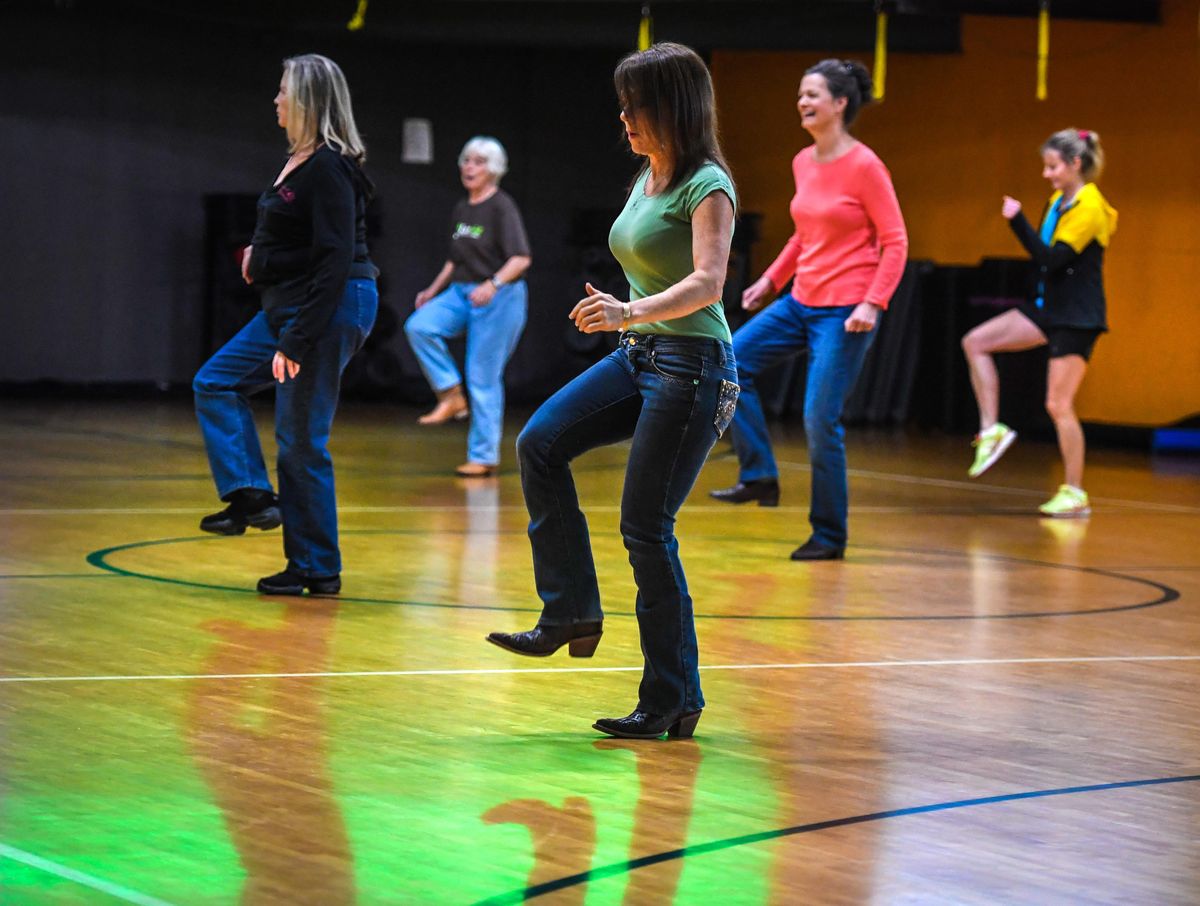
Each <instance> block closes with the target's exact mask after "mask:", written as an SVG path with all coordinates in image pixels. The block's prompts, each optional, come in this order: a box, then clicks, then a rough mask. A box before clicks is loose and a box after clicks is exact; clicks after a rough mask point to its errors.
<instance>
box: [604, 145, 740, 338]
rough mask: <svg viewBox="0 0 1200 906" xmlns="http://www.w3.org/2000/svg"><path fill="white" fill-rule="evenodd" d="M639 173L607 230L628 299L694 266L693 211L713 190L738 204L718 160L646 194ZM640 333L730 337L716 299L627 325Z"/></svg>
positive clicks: (659, 286) (665, 283)
mask: <svg viewBox="0 0 1200 906" xmlns="http://www.w3.org/2000/svg"><path fill="white" fill-rule="evenodd" d="M649 175H650V171H649V170H646V172H645V173H643V174H642V175H641V177H639V179H638V181H637V183H635V184H634V187H633V191H631V192H630V193H629V198H628V200H627V201H626V202H625V208H624V210H622V211H621V213H620V215H619V216H618V217H617V219H616V220H615V221H614V222H613V225H612V229H611V230H610V231H609V233H608V247H609V248H610V249H611V250H612V253H613V255H614V256H615V257H616V259H617V261H618V262H619V263H620V265H621V268H622V270H624V271H625V278H626V279H627V280H628V281H629V296H630V299H644V298H645V297H646V296H652V295H654V294H655V293H661V292H662V291H663V290H666V289H668V288H669V287H672V286H674V285H675V284H676V283H678V282H679V281H680V280H682V279H683V278H684V277H686V276H687V275H688V274H690V273H692V271H694V270H695V264H694V263H693V261H692V212H693V211H695V210H696V207H697V205H699V204H700V202H702V201H703V200H704V199H705V198H707V197H708V196H709V195H711V194H712V193H713V192H724V193H725V194H726V195H728V196H729V200H730V202H731V203H733V205H734V207H735V208H736V207H737V198H736V197H735V196H734V191H733V180H731V179H730V178H729V174H728V173H726V172H725V171H724V170H722V169H721V168H720V167H718V166H717V165H716V164H713V163H708V164H705V165H704V166H702V167H700V169H698V170H697V171H696V172H695V173H693V174H692V176H691V178H690V179H688V181H687V182H685V183H683V184H682V185H680V186H677V187H676V188H674V189H672V190H671V191H669V192H660V193H659V194H657V195H651V196H647V195H646V179H647V177H649ZM630 329H631V330H634V331H637V332H638V333H665V334H676V335H683V336H692V337H712V338H713V339H716V340H724V341H725V342H727V343H728V342H730V341H731V339H732V338H731V336H730V333H729V324H728V323H727V322H726V321H725V309H724V307H723V306H722V305H721V301H720V300H719V299H718V300H717V301H716V302H714V303H712V304H711V305H706V306H704V308H701V309H700V310H698V311H694V312H692V313H691V314H690V315H684V316H683V317H682V318H672V319H671V320H670V321H649V322H646V323H640V324H635V325H631V327H630Z"/></svg>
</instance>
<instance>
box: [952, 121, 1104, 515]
mask: <svg viewBox="0 0 1200 906" xmlns="http://www.w3.org/2000/svg"><path fill="white" fill-rule="evenodd" d="M1103 166H1104V151H1103V150H1102V149H1101V147H1100V136H1099V135H1097V134H1096V133H1095V132H1092V131H1090V130H1087V129H1063V130H1061V131H1059V132H1055V133H1054V134H1053V135H1051V136H1050V137H1049V138H1048V139H1046V141H1045V142H1044V143H1043V144H1042V176H1043V177H1045V179H1046V180H1047V181H1048V182H1049V183H1050V185H1051V186H1052V187H1053V188H1054V194H1053V195H1051V196H1050V200H1049V201H1048V202H1047V204H1046V209H1045V211H1044V212H1043V214H1042V220H1041V229H1040V230H1035V229H1034V228H1033V226H1032V225H1031V224H1030V223H1029V221H1028V220H1027V219H1026V218H1025V215H1024V214H1022V213H1021V203H1020V202H1019V201H1017V200H1016V199H1015V198H1010V197H1009V196H1007V195H1006V196H1004V203H1003V206H1002V208H1001V213H1003V215H1004V217H1005V219H1007V220H1008V222H1009V226H1011V227H1012V231H1013V232H1014V233H1015V234H1016V236H1017V239H1019V240H1020V242H1021V244H1022V245H1023V246H1025V248H1026V250H1027V251H1028V252H1029V254H1030V255H1031V256H1032V257H1033V263H1034V269H1035V272H1036V280H1035V289H1034V291H1033V292H1031V294H1030V300H1029V301H1027V302H1026V303H1024V304H1023V305H1021V306H1019V307H1018V308H1014V309H1011V310H1009V311H1006V312H1005V313H1004V314H1002V315H997V316H996V317H994V318H992V319H990V320H988V321H985V322H984V323H982V324H980V325H979V326H978V327H976V328H974V329H973V330H971V331H970V332H969V333H968V334H967V335H966V336H965V337H963V340H962V346H963V352H964V353H965V355H966V357H967V365H968V367H969V368H970V371H971V386H972V387H973V388H974V390H975V401H976V403H977V404H978V406H979V434H978V435H976V438H975V462H974V464H973V465H972V466H971V468H970V470H969V472H968V474H969V475H970V476H971V477H972V478H977V477H978V476H980V475H982V474H983V473H984V472H985V471H986V470H987V469H988V468H990V467H991V466H992V465H993V464H994V463H995V462H996V460H998V459H999V458H1000V457H1001V456H1003V455H1004V452H1005V451H1006V450H1007V449H1008V448H1009V447H1010V446H1012V442H1013V441H1014V440H1016V439H1017V432H1016V431H1014V430H1012V429H1011V428H1009V427H1008V426H1007V425H1005V424H1004V423H1003V422H1000V421H999V420H998V413H999V408H1000V384H999V379H998V377H997V373H996V364H995V362H994V361H993V359H992V355H993V353H997V352H1016V351H1019V350H1022V349H1033V348H1034V347H1037V346H1042V345H1048V346H1049V347H1050V367H1049V372H1048V375H1047V381H1046V411H1047V412H1048V413H1050V417H1051V418H1052V419H1053V420H1054V428H1055V431H1056V432H1057V433H1058V447H1059V450H1060V451H1061V453H1062V457H1063V468H1064V473H1065V474H1064V476H1063V484H1062V485H1060V486H1059V489H1058V493H1057V494H1055V495H1054V497H1053V498H1052V499H1050V500H1048V501H1047V502H1046V503H1044V504H1042V505H1041V506H1040V507H1039V509H1040V510H1041V511H1042V513H1044V514H1045V515H1047V516H1086V515H1088V514H1089V513H1090V512H1091V507H1090V504H1089V502H1088V495H1087V492H1086V491H1084V490H1083V454H1084V440H1083V428H1082V427H1081V426H1080V424H1079V419H1078V417H1077V416H1076V415H1075V394H1076V392H1077V391H1078V390H1079V385H1080V384H1081V383H1082V382H1083V375H1084V373H1085V372H1086V371H1087V362H1088V358H1089V357H1090V356H1091V353H1092V347H1093V346H1095V343H1096V339H1097V337H1099V336H1100V334H1102V333H1104V332H1105V331H1106V330H1108V325H1107V323H1106V320H1105V304H1104V281H1103V277H1102V271H1103V267H1104V250H1105V249H1106V248H1108V243H1109V240H1110V238H1111V237H1112V234H1113V233H1114V232H1115V231H1116V228H1117V212H1116V211H1115V210H1113V208H1112V207H1111V206H1110V205H1109V203H1108V202H1107V201H1106V200H1105V199H1104V196H1103V195H1101V194H1100V190H1099V189H1098V188H1096V184H1095V180H1096V179H1097V178H1098V177H1099V175H1100V171H1101V169H1102V168H1103Z"/></svg>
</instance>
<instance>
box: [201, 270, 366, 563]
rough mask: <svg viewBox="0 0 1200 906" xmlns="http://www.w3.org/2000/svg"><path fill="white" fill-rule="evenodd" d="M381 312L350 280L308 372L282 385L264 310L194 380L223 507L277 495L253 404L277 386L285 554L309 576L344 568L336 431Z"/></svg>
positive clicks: (274, 337)
mask: <svg viewBox="0 0 1200 906" xmlns="http://www.w3.org/2000/svg"><path fill="white" fill-rule="evenodd" d="M378 305H379V294H378V292H377V291H376V288H375V281H374V280H350V281H349V282H348V283H347V284H346V291H345V293H344V294H343V295H342V301H341V304H340V305H339V306H338V308H337V311H336V312H334V315H333V317H332V318H331V319H330V322H329V325H328V326H327V327H326V328H325V331H324V333H322V334H321V336H320V338H319V339H318V340H317V342H316V343H315V344H314V345H313V347H312V348H311V349H310V350H309V351H308V354H307V355H305V357H304V361H302V362H301V363H300V373H299V374H298V375H296V377H295V378H289V379H288V380H287V381H285V382H284V383H282V384H278V383H275V380H274V378H272V376H271V360H272V359H273V358H274V357H275V351H276V350H277V349H278V348H279V346H278V340H279V336H278V334H276V332H275V331H274V330H272V329H271V326H270V324H268V323H267V316H266V315H265V314H264V313H263V312H259V313H258V314H257V315H255V316H254V318H253V319H251V321H250V323H249V324H247V325H246V326H245V327H243V328H242V329H241V330H240V331H239V332H238V333H237V334H236V335H235V336H234V337H233V339H231V340H230V341H229V342H228V343H226V344H225V345H224V346H222V347H221V348H220V349H218V350H217V351H216V352H215V353H213V356H212V358H210V359H209V360H208V361H207V362H205V363H204V365H203V366H202V367H201V368H200V370H199V371H198V372H197V373H196V378H195V380H194V381H192V390H193V391H194V392H195V395H196V417H197V418H198V419H199V420H200V432H201V434H203V436H204V446H205V448H206V449H207V451H208V462H209V466H210V467H211V468H212V474H213V480H214V481H215V482H216V485H217V493H218V494H219V495H220V496H221V499H222V500H224V499H227V498H228V496H229V495H230V494H231V493H233V492H234V491H236V490H239V489H240V488H259V489H261V490H264V491H269V490H271V479H270V478H269V477H268V476H267V467H266V465H265V463H264V462H263V454H262V448H261V447H260V446H259V442H258V431H257V430H256V429H255V427H254V416H253V413H252V412H251V411H250V403H249V400H248V399H247V397H248V396H249V395H250V394H254V393H258V392H260V391H262V390H266V389H267V388H268V387H271V386H274V387H275V441H276V444H277V446H278V448H279V458H278V461H277V469H278V473H279V509H280V512H281V513H282V515H283V552H284V554H285V555H286V556H287V559H288V566H289V567H290V568H291V569H292V570H293V571H295V572H297V573H299V574H300V575H302V576H316V577H324V576H332V575H334V574H336V573H339V572H341V570H342V560H341V554H340V552H339V551H338V531H337V500H336V498H335V497H334V486H333V460H332V459H331V458H330V456H329V449H328V443H329V431H330V428H331V427H332V426H333V415H334V412H335V411H336V410H337V403H338V392H339V390H340V389H341V382H342V372H343V371H344V370H345V368H346V364H347V363H348V362H349V361H350V358H351V357H352V356H353V355H354V353H356V352H358V350H359V349H361V348H362V345H363V343H364V342H365V341H366V339H367V335H368V334H369V333H370V332H371V327H372V326H373V325H374V323H375V312H376V310H377V308H378Z"/></svg>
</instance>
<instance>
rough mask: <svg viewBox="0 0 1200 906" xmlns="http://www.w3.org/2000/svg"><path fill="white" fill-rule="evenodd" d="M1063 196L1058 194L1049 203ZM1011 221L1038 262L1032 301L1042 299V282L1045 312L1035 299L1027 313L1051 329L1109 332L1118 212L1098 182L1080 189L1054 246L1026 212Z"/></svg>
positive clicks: (1061, 217)
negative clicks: (1108, 279)
mask: <svg viewBox="0 0 1200 906" xmlns="http://www.w3.org/2000/svg"><path fill="white" fill-rule="evenodd" d="M1058 198H1059V195H1058V194H1055V195H1054V196H1053V197H1051V199H1050V202H1049V204H1053V203H1054V202H1055V201H1057V200H1058ZM1049 204H1048V205H1047V209H1048V208H1049ZM1044 216H1045V215H1044V214H1043V218H1044ZM1008 223H1009V226H1010V227H1012V231H1013V232H1014V233H1015V234H1016V236H1017V239H1019V240H1020V242H1021V245H1023V246H1025V250H1026V251H1028V252H1029V254H1030V256H1032V258H1033V264H1034V279H1033V285H1032V287H1031V292H1030V298H1031V300H1032V299H1033V298H1036V296H1037V289H1038V286H1039V284H1040V286H1041V288H1042V299H1043V300H1044V305H1043V307H1042V308H1035V307H1034V305H1033V302H1032V301H1030V302H1029V303H1028V305H1026V306H1024V307H1023V308H1022V310H1023V311H1025V313H1026V314H1028V315H1029V317H1030V318H1031V319H1032V320H1034V321H1036V322H1037V323H1038V324H1039V325H1041V326H1045V327H1071V328H1075V329H1079V330H1108V324H1107V323H1106V320H1107V319H1106V311H1105V308H1106V305H1105V298H1104V278H1103V270H1104V250H1105V247H1106V246H1107V245H1108V242H1109V239H1110V238H1111V236H1112V234H1113V232H1114V231H1115V230H1116V228H1117V212H1116V211H1115V210H1113V209H1112V207H1110V206H1109V204H1108V202H1107V201H1105V199H1104V196H1103V195H1101V194H1100V190H1099V189H1097V188H1096V186H1095V184H1094V183H1087V184H1086V185H1085V186H1084V187H1083V188H1082V189H1080V190H1079V192H1078V193H1077V194H1076V196H1075V198H1073V199H1072V200H1071V204H1070V205H1068V206H1067V208H1066V210H1064V211H1063V212H1062V213H1061V214H1060V215H1059V219H1058V225H1057V226H1056V227H1055V230H1054V236H1053V237H1052V239H1051V244H1050V245H1046V243H1044V242H1042V237H1041V235H1040V234H1039V233H1038V231H1037V230H1035V229H1034V228H1033V225H1032V224H1030V222H1029V221H1028V220H1027V219H1026V217H1025V215H1024V214H1022V213H1018V214H1017V215H1016V216H1015V217H1013V218H1012V219H1011V220H1010V221H1009V222H1008Z"/></svg>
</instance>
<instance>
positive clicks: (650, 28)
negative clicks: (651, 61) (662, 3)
mask: <svg viewBox="0 0 1200 906" xmlns="http://www.w3.org/2000/svg"><path fill="white" fill-rule="evenodd" d="M653 43H654V20H653V19H652V18H651V17H650V4H649V3H643V4H642V21H641V22H640V23H639V24H638V50H649V49H650V45H651V44H653Z"/></svg>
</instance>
